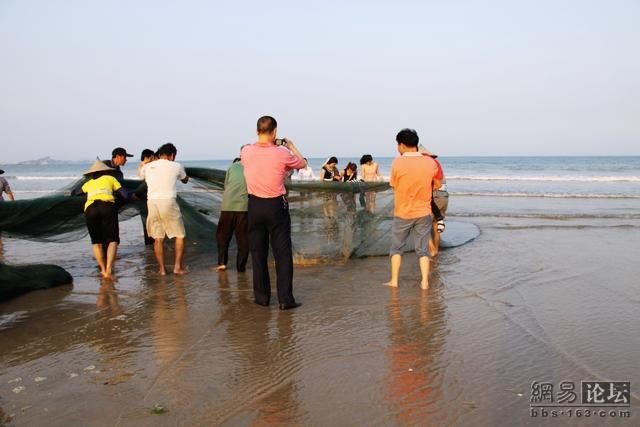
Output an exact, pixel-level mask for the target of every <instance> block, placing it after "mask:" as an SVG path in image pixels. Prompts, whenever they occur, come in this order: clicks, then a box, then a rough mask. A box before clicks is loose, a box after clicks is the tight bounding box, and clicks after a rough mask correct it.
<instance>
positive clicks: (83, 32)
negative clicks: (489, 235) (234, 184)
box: [0, 0, 640, 163]
mask: <svg viewBox="0 0 640 427" xmlns="http://www.w3.org/2000/svg"><path fill="white" fill-rule="evenodd" d="M345 3H347V4H345ZM639 22H640V2H639V1H623V0H612V1H605V0H602V1H589V0H580V1H577V0H576V1H564V0H555V1H546V0H538V1H444V0H443V1H352V2H337V1H312V2H303V1H286V2H283V1H274V2H255V1H246V2H243V1H175V2H166V1H158V0H154V1H114V0H111V1H97V0H96V1H91V0H79V1H62V0H60V1H51V0H43V1H30V0H0V141H1V142H0V144H1V145H2V150H1V152H0V153H1V154H0V156H1V157H0V163H9V162H15V161H19V160H25V159H31V158H36V157H42V156H45V155H49V156H52V157H54V158H57V159H65V158H66V159H89V158H92V157H94V156H96V155H101V156H104V155H105V154H108V153H109V152H110V151H111V149H112V148H113V147H115V146H119V145H121V146H124V147H126V148H127V149H128V150H130V151H133V152H134V153H135V154H136V155H137V154H138V153H139V151H140V150H141V149H142V148H145V147H149V148H157V147H158V146H159V145H160V144H162V143H163V142H166V141H172V142H174V143H175V144H176V145H177V146H178V150H179V157H180V158H182V159H185V160H186V159H190V160H192V159H226V158H231V157H233V156H234V155H235V154H236V152H237V151H238V148H239V147H240V146H241V145H242V144H244V143H247V142H252V141H253V140H254V129H255V121H256V119H257V118H258V117H259V116H260V115H262V114H272V115H274V116H275V117H276V118H277V119H278V121H279V123H280V132H281V134H284V135H286V136H289V137H291V138H293V139H294V140H295V141H296V142H297V144H298V146H299V148H300V149H301V151H302V152H303V154H305V155H306V156H308V157H323V156H328V155H338V156H359V155H361V154H363V153H372V154H373V155H374V156H392V155H394V154H395V142H394V137H395V134H396V132H397V131H398V130H399V129H400V128H402V127H413V128H416V129H417V130H418V132H419V133H420V135H421V137H422V141H423V142H424V143H425V145H427V147H429V148H431V149H432V150H433V151H435V152H437V153H439V154H441V155H580V154H590V155H599V154H619V155H625V154H633V155H638V154H640V55H639V54H638V52H640V25H638V23H639Z"/></svg>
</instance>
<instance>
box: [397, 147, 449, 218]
mask: <svg viewBox="0 0 640 427" xmlns="http://www.w3.org/2000/svg"><path fill="white" fill-rule="evenodd" d="M391 171H392V173H391V181H390V184H391V186H392V187H393V189H394V192H395V205H394V216H397V217H399V218H404V219H412V218H419V217H422V216H427V215H431V197H432V193H433V190H432V188H431V183H432V182H433V179H434V177H435V176H436V174H437V171H438V167H437V165H436V163H435V161H434V160H433V159H432V158H431V157H428V156H423V155H421V154H420V153H417V152H416V153H415V154H413V153H405V154H404V155H402V156H401V157H398V158H396V159H394V160H393V163H392V164H391Z"/></svg>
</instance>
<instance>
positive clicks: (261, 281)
mask: <svg viewBox="0 0 640 427" xmlns="http://www.w3.org/2000/svg"><path fill="white" fill-rule="evenodd" d="M277 128H278V123H277V122H276V119H274V118H273V117H271V116H262V117H260V118H259V119H258V123H257V127H256V133H257V136H258V141H257V142H256V143H255V144H251V145H245V146H244V147H243V148H242V150H241V152H240V158H241V162H242V165H243V166H244V176H245V179H246V181H247V191H248V193H249V202H248V223H249V224H248V227H249V228H248V230H249V248H250V251H251V261H252V263H253V292H254V301H255V303H256V304H259V305H263V306H268V305H269V302H270V299H271V282H270V278H269V266H268V263H267V259H268V256H269V244H271V249H272V251H273V257H274V259H275V264H276V281H277V284H276V286H277V289H278V302H279V303H280V309H281V310H289V309H292V308H296V307H298V306H299V303H297V302H296V300H295V299H294V297H293V255H292V248H291V217H290V215H289V203H288V201H287V196H286V192H287V191H286V188H285V185H284V182H285V179H286V178H287V176H288V173H287V172H288V171H290V170H293V169H300V168H303V167H305V166H306V165H307V162H306V161H305V160H304V157H303V156H302V154H300V152H299V151H298V149H297V148H296V146H295V144H294V143H293V141H291V140H290V139H286V138H285V139H284V140H282V141H283V144H282V145H276V144H275V143H276V135H277Z"/></svg>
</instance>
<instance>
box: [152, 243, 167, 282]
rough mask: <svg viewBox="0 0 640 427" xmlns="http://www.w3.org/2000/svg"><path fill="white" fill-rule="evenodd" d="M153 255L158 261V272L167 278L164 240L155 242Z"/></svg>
mask: <svg viewBox="0 0 640 427" xmlns="http://www.w3.org/2000/svg"><path fill="white" fill-rule="evenodd" d="M153 253H154V254H155V256H156V261H158V266H159V267H160V268H159V269H158V272H159V273H160V275H161V276H166V274H167V271H166V270H165V269H164V238H161V239H154V240H153Z"/></svg>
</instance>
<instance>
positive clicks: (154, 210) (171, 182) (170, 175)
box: [138, 143, 189, 276]
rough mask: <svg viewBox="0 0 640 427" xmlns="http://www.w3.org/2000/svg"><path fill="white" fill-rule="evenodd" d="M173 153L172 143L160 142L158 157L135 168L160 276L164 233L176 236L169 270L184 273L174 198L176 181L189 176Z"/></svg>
mask: <svg viewBox="0 0 640 427" xmlns="http://www.w3.org/2000/svg"><path fill="white" fill-rule="evenodd" d="M177 153H178V150H177V149H176V147H175V146H174V145H173V144H171V143H167V144H164V145H163V146H162V147H160V148H159V149H158V152H157V153H156V154H157V156H158V160H155V161H153V162H150V163H147V164H146V165H144V166H143V167H142V168H140V170H139V172H138V174H139V175H140V178H142V179H144V180H145V181H146V182H147V187H148V192H147V207H148V209H149V216H148V217H147V231H148V233H149V236H151V237H153V239H154V242H153V252H154V253H155V256H156V260H157V261H158V264H159V265H160V269H159V273H160V274H161V275H162V276H164V275H166V274H167V272H166V270H165V267H164V238H165V236H167V237H169V239H173V238H174V237H175V239H176V242H175V252H176V261H175V264H174V266H173V273H174V274H185V273H186V272H187V271H186V270H185V268H184V265H183V263H182V258H183V255H184V238H185V234H186V233H185V230H184V223H183V222H182V214H181V213H180V207H179V206H178V203H177V202H176V196H177V192H176V181H178V180H180V181H181V182H183V183H184V184H186V183H187V182H188V181H189V177H188V176H187V173H186V172H185V170H184V166H182V165H181V164H180V163H176V162H175V159H176V154H177Z"/></svg>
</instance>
